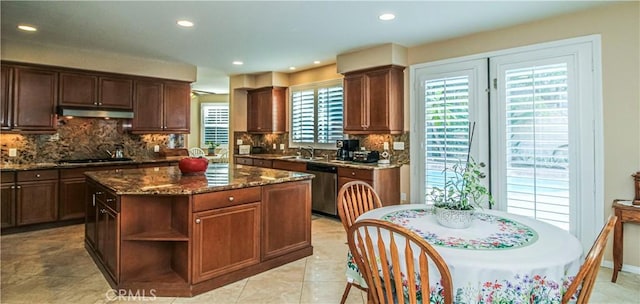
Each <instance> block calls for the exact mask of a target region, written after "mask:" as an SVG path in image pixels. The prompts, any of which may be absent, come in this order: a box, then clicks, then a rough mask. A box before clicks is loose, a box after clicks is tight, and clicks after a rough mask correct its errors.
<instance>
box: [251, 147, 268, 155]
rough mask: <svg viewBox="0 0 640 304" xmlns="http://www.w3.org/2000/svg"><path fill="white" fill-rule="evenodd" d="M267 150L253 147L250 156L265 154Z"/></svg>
mask: <svg viewBox="0 0 640 304" xmlns="http://www.w3.org/2000/svg"><path fill="white" fill-rule="evenodd" d="M266 151H267V149H265V148H264V147H261V146H253V147H251V154H262V153H265V152H266Z"/></svg>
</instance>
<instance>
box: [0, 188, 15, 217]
mask: <svg viewBox="0 0 640 304" xmlns="http://www.w3.org/2000/svg"><path fill="white" fill-rule="evenodd" d="M15 188H16V186H15V185H14V183H2V185H0V226H1V228H7V227H13V226H14V225H15V223H16V222H15V201H16V200H15V191H16V189H15Z"/></svg>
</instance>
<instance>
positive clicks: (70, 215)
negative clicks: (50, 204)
mask: <svg viewBox="0 0 640 304" xmlns="http://www.w3.org/2000/svg"><path fill="white" fill-rule="evenodd" d="M85 191H86V186H85V181H84V177H81V178H65V179H60V200H59V205H60V206H59V208H58V219H60V220H71V219H78V218H83V217H84V215H85V203H84V202H85V198H86V192H85Z"/></svg>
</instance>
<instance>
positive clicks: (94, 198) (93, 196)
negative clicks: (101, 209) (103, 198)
mask: <svg viewBox="0 0 640 304" xmlns="http://www.w3.org/2000/svg"><path fill="white" fill-rule="evenodd" d="M91 196H92V197H91V205H93V207H95V206H96V194H95V193H94V194H92V195H91Z"/></svg>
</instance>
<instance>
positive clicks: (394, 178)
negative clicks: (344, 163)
mask: <svg viewBox="0 0 640 304" xmlns="http://www.w3.org/2000/svg"><path fill="white" fill-rule="evenodd" d="M351 181H363V182H365V183H367V184H369V185H371V187H373V189H374V190H375V191H376V192H377V193H378V196H380V200H381V201H382V205H383V206H389V205H399V204H400V168H388V169H377V170H372V169H355V168H347V167H338V191H339V190H340V188H342V186H344V184H346V183H348V182H351Z"/></svg>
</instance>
